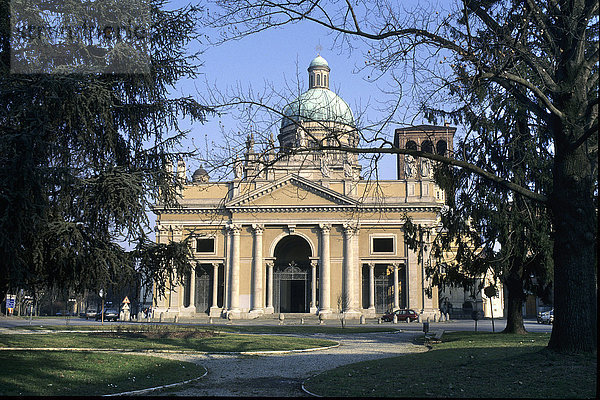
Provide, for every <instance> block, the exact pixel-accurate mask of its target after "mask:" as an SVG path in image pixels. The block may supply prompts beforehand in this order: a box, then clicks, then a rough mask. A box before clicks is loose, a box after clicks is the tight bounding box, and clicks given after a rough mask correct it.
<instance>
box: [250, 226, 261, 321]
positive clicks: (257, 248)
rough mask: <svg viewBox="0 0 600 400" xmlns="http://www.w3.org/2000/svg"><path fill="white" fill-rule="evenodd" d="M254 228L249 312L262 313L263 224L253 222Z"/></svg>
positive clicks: (253, 313) (257, 314)
mask: <svg viewBox="0 0 600 400" xmlns="http://www.w3.org/2000/svg"><path fill="white" fill-rule="evenodd" d="M252 228H253V229H254V249H253V254H252V258H253V264H252V308H251V310H250V314H252V315H256V316H259V315H262V314H263V313H264V310H263V300H262V294H263V252H262V247H263V240H262V238H263V236H262V235H263V229H264V228H263V226H262V225H258V224H253V225H252Z"/></svg>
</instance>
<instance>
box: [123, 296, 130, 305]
mask: <svg viewBox="0 0 600 400" xmlns="http://www.w3.org/2000/svg"><path fill="white" fill-rule="evenodd" d="M123 303H125V304H129V303H131V302H130V301H129V298H128V297H127V296H125V298H124V299H123Z"/></svg>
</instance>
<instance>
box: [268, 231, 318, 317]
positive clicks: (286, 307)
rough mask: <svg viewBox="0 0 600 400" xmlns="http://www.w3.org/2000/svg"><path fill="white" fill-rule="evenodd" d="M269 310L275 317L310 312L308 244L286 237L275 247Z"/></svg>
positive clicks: (291, 236)
mask: <svg viewBox="0 0 600 400" xmlns="http://www.w3.org/2000/svg"><path fill="white" fill-rule="evenodd" d="M274 253H275V254H274V255H275V270H274V274H273V306H274V308H275V312H279V313H307V312H309V308H310V295H309V293H310V284H311V272H310V271H311V268H310V256H311V254H312V252H311V249H310V245H309V244H308V242H307V241H306V240H305V239H304V238H302V237H300V236H297V235H290V236H286V237H284V238H283V239H281V240H280V241H279V243H277V246H275V252H274Z"/></svg>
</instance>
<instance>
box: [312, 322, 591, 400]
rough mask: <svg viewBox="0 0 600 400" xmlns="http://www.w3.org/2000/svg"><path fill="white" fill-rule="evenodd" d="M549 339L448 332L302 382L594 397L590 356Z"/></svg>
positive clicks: (398, 391) (415, 391)
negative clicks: (409, 350)
mask: <svg viewBox="0 0 600 400" xmlns="http://www.w3.org/2000/svg"><path fill="white" fill-rule="evenodd" d="M549 338H550V334H546V333H542V334H534V333H530V334H527V335H505V334H492V333H474V332H473V333H467V332H460V333H459V332H457V333H449V334H444V337H443V342H442V343H440V344H435V345H433V349H432V350H431V351H429V352H427V353H419V354H409V355H406V356H401V357H394V358H388V359H383V360H376V361H367V362H361V363H357V364H352V365H348V366H344V367H340V368H337V369H334V370H331V371H327V372H325V373H322V374H320V375H317V376H315V377H313V378H310V379H309V380H308V381H307V382H306V383H305V386H306V388H307V389H308V390H309V391H311V392H313V393H316V394H320V395H324V396H354V397H367V396H376V397H471V398H473V397H496V398H504V397H530V398H531V397H533V398H573V397H576V398H594V397H595V396H596V379H597V371H596V369H597V360H596V356H595V355H594V356H591V355H586V356H583V355H561V354H556V353H554V352H551V351H549V350H547V349H546V348H545V346H546V345H547V343H548V340H549Z"/></svg>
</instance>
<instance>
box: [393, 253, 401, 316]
mask: <svg viewBox="0 0 600 400" xmlns="http://www.w3.org/2000/svg"><path fill="white" fill-rule="evenodd" d="M398 266H399V264H398V263H394V264H392V267H394V310H398V309H399V308H400V297H399V295H398V294H399V293H398Z"/></svg>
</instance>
